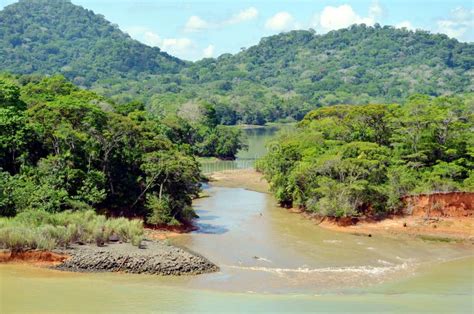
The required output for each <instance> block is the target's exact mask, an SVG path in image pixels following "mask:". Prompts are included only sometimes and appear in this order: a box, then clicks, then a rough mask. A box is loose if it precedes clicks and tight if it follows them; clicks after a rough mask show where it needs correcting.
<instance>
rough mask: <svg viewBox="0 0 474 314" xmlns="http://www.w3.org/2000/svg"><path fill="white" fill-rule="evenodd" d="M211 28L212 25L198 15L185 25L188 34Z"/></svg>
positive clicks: (191, 17)
mask: <svg viewBox="0 0 474 314" xmlns="http://www.w3.org/2000/svg"><path fill="white" fill-rule="evenodd" d="M209 27H210V24H209V23H208V22H206V21H205V20H203V19H202V18H200V17H199V16H197V15H193V16H190V17H189V19H188V21H187V22H186V24H185V25H184V31H186V32H199V31H203V30H205V29H207V28H209Z"/></svg>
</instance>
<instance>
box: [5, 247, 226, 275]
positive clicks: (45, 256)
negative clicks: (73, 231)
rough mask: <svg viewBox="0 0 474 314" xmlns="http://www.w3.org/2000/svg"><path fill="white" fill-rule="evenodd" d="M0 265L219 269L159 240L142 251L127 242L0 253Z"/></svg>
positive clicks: (186, 271) (173, 271) (182, 271)
mask: <svg viewBox="0 0 474 314" xmlns="http://www.w3.org/2000/svg"><path fill="white" fill-rule="evenodd" d="M0 262H3V263H25V264H32V265H35V266H41V267H49V268H53V269H58V270H64V271H73V272H124V273H134V274H154V275H163V276H169V275H172V276H181V275H198V274H204V273H211V272H216V271H218V270H219V268H218V267H217V266H216V265H215V264H213V263H212V262H210V261H209V260H208V259H206V258H205V257H203V256H200V255H199V254H196V253H194V252H191V251H188V250H186V249H183V248H179V247H176V246H171V245H168V244H166V243H165V242H163V241H150V240H149V241H143V245H142V248H138V247H135V246H133V245H131V244H130V243H110V244H108V245H106V246H101V247H98V246H95V245H74V246H72V247H71V248H68V249H61V250H54V251H52V252H48V251H35V250H32V251H25V252H16V253H12V252H10V251H5V250H4V251H1V252H0Z"/></svg>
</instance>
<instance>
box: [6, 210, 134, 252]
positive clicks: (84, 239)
mask: <svg viewBox="0 0 474 314" xmlns="http://www.w3.org/2000/svg"><path fill="white" fill-rule="evenodd" d="M112 235H115V236H116V237H118V239H119V240H120V241H123V242H131V243H132V244H133V245H136V246H139V245H140V243H141V241H142V238H143V223H142V222H141V221H139V220H129V219H126V218H111V219H107V218H106V217H105V216H102V215H97V214H96V213H95V212H94V211H76V212H70V211H65V212H61V213H48V212H45V211H25V212H22V213H19V214H18V215H17V216H15V217H13V218H0V247H1V248H4V249H10V250H12V251H22V250H25V249H41V250H52V249H54V248H66V247H68V246H69V245H71V244H73V243H96V244H97V245H99V246H100V245H103V244H105V243H107V242H108V241H109V238H110V236H112Z"/></svg>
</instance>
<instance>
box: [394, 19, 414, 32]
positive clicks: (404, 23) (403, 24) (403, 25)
mask: <svg viewBox="0 0 474 314" xmlns="http://www.w3.org/2000/svg"><path fill="white" fill-rule="evenodd" d="M395 27H396V28H406V29H408V30H410V31H414V30H415V27H414V26H413V24H411V22H410V21H401V22H400V23H397V24H395Z"/></svg>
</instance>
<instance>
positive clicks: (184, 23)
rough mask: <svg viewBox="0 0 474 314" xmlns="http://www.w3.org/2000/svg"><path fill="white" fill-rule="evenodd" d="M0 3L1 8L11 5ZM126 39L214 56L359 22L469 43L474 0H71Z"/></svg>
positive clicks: (473, 35) (191, 55)
mask: <svg viewBox="0 0 474 314" xmlns="http://www.w3.org/2000/svg"><path fill="white" fill-rule="evenodd" d="M14 2H16V1H14V0H0V8H3V7H4V6H5V5H8V4H11V3H14ZM72 2H73V3H74V4H77V5H81V6H83V7H85V8H87V9H90V10H93V11H94V12H95V13H98V14H102V15H104V16H105V18H106V19H108V20H109V21H111V22H112V23H114V24H117V25H118V26H119V27H120V29H121V30H123V31H125V32H127V33H128V34H130V36H131V37H133V38H135V39H137V40H139V41H141V42H143V43H145V44H147V45H149V46H156V47H160V48H161V49H162V50H164V51H166V52H168V53H169V54H171V55H173V56H176V57H179V58H181V59H185V60H192V61H194V60H199V59H202V58H207V57H218V56H219V55H221V54H223V53H236V52H238V51H240V50H241V49H242V48H247V47H250V46H252V45H255V44H257V43H258V42H259V40H260V39H261V38H262V37H265V36H270V35H274V34H278V33H280V32H285V31H290V30H294V29H309V28H312V29H314V30H315V31H316V32H317V33H319V34H324V33H326V32H328V31H331V30H335V29H340V28H344V27H347V26H349V25H352V24H360V23H365V24H366V25H373V24H375V23H379V24H380V25H393V26H396V27H406V28H407V29H410V30H416V29H423V30H429V31H431V32H433V33H444V34H446V35H448V36H450V37H454V38H457V39H458V40H460V41H463V42H472V41H474V2H473V0H432V1H428V0H400V1H398V0H353V1H348V0H346V1H339V0H326V1H321V0H253V1H248V0H220V1H217V0H213V1H209V0H207V1H204V0H194V1H193V0H187V1H180V0H174V1H173V0H138V1H137V0H72Z"/></svg>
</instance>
